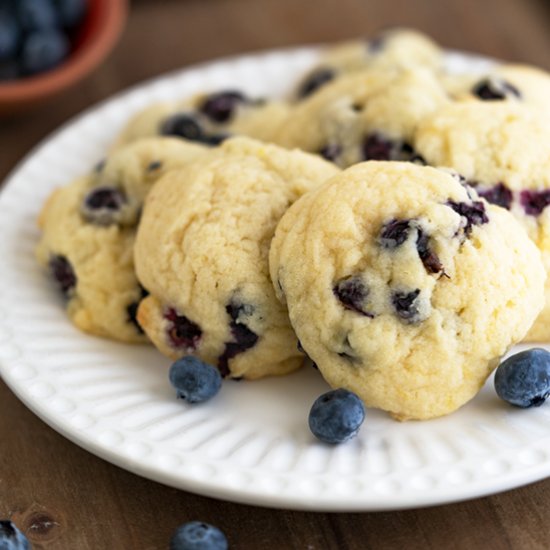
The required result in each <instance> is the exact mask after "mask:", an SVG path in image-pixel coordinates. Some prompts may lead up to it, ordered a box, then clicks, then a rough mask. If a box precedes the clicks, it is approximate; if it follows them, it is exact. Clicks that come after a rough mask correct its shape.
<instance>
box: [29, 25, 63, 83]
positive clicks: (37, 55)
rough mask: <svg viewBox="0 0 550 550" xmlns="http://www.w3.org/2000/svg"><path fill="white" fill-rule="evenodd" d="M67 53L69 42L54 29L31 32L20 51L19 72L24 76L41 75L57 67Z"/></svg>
mask: <svg viewBox="0 0 550 550" xmlns="http://www.w3.org/2000/svg"><path fill="white" fill-rule="evenodd" d="M68 53H69V42H68V40H67V38H66V37H65V35H64V34H63V33H62V32H60V31H58V30H56V29H45V30H39V31H33V32H31V33H30V34H29V35H27V38H26V40H25V41H24V42H23V46H22V49H21V70H22V72H23V73H24V74H26V75H33V74H36V73H41V72H43V71H47V70H49V69H53V68H54V67H56V66H57V65H59V64H60V63H61V62H62V61H63V60H64V59H65V58H66V57H67V55H68Z"/></svg>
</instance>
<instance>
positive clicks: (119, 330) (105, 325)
mask: <svg viewBox="0 0 550 550" xmlns="http://www.w3.org/2000/svg"><path fill="white" fill-rule="evenodd" d="M205 150H206V149H205V148H204V147H201V146H199V145H194V144H187V143H184V142H182V141H180V140H177V139H172V138H149V139H145V140H141V141H137V142H135V143H133V144H131V145H128V146H126V147H124V148H121V149H119V150H118V151H116V152H114V153H112V154H111V155H110V156H109V157H108V158H107V159H106V160H105V161H104V162H102V163H100V164H99V165H98V166H97V167H96V169H95V170H94V171H93V172H92V173H91V174H89V175H88V176H85V177H82V178H79V179H78V180H77V181H74V182H73V183H71V184H70V185H67V186H65V187H62V188H59V189H56V190H55V191H54V192H53V193H52V194H51V196H50V197H49V198H48V200H47V202H46V204H45V206H44V207H43V209H42V212H41V214H40V219H39V225H40V228H41V230H42V235H41V238H40V241H39V244H38V247H37V251H36V254H37V258H38V260H39V262H40V263H41V264H42V265H43V266H44V267H45V268H46V269H47V271H48V272H49V274H50V276H51V277H52V279H53V280H54V281H55V282H56V285H57V287H58V288H59V291H60V293H61V294H62V295H63V296H64V297H65V300H66V307H67V313H68V315H69V317H70V319H71V321H72V322H73V323H74V324H75V325H76V326H77V327H78V328H79V329H81V330H83V331H85V332H89V333H91V334H95V335H98V336H104V337H108V338H111V339H114V340H120V341H123V342H135V343H139V342H146V341H147V338H146V336H145V335H144V333H143V331H142V330H141V328H140V327H139V325H138V324H137V321H136V312H137V306H138V303H139V301H140V300H141V298H142V297H143V296H144V295H145V294H146V291H145V289H144V288H143V287H141V286H140V285H139V283H138V281H137V279H136V275H135V272H134V263H133V244H134V238H135V231H136V226H137V224H138V221H139V217H140V212H141V207H142V204H143V200H144V198H145V196H146V194H147V193H148V191H149V190H150V188H151V187H152V185H153V183H154V182H155V181H156V180H157V179H158V178H160V177H161V176H162V175H163V174H165V173H166V172H167V171H169V170H171V169H173V168H176V167H177V168H183V167H184V166H186V164H188V163H189V162H190V161H191V160H192V159H195V158H197V157H198V156H199V155H201V154H203V153H204V151H205Z"/></svg>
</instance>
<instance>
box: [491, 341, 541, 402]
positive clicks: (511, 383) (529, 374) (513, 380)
mask: <svg viewBox="0 0 550 550" xmlns="http://www.w3.org/2000/svg"><path fill="white" fill-rule="evenodd" d="M495 390H496V392H497V395H498V396H499V397H500V398H501V399H504V401H506V402H508V403H510V404H511V405H515V406H516V407H522V408H524V409H526V408H528V407H539V406H540V405H542V404H543V403H544V402H545V401H546V398H547V397H548V396H549V395H550V353H549V352H547V351H546V350H544V349H541V348H533V349H530V350H526V351H522V352H520V353H516V354H515V355H512V356H511V357H508V359H506V360H505V361H503V362H502V363H501V364H500V365H499V367H498V368H497V370H496V373H495Z"/></svg>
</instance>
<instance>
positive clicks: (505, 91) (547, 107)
mask: <svg viewBox="0 0 550 550" xmlns="http://www.w3.org/2000/svg"><path fill="white" fill-rule="evenodd" d="M442 82H443V86H444V87H445V89H446V90H447V91H448V92H449V94H450V95H451V97H452V98H453V99H455V100H458V101H466V100H478V101H487V102H500V101H509V102H516V103H524V104H525V105H530V106H532V107H534V108H536V109H540V110H541V111H544V112H545V113H546V114H548V115H550V102H549V100H548V98H549V97H550V74H549V73H547V72H546V71H543V70H542V69H538V68H536V67H531V66H529V65H497V66H496V67H495V68H494V69H493V70H492V71H490V72H488V73H486V74H483V75H479V74H477V75H474V74H468V73H467V74H457V75H456V74H455V75H446V76H443V77H442Z"/></svg>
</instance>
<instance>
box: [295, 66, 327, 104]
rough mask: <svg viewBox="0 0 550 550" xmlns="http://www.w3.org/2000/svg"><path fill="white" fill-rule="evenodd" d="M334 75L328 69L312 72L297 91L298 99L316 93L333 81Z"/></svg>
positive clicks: (323, 68)
mask: <svg viewBox="0 0 550 550" xmlns="http://www.w3.org/2000/svg"><path fill="white" fill-rule="evenodd" d="M335 76H336V73H335V72H334V70H333V69H330V68H328V67H320V68H318V69H316V70H315V71H313V72H312V73H311V74H310V75H309V76H308V77H307V78H306V80H305V81H304V82H303V83H302V85H301V86H300V88H299V89H298V97H299V98H301V99H303V98H304V97H307V96H309V95H311V94H312V93H313V92H316V91H317V90H318V89H319V88H321V87H322V86H323V85H325V84H326V83H327V82H330V81H331V80H333V79H334V77H335Z"/></svg>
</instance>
